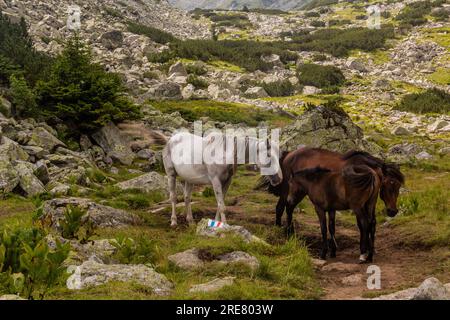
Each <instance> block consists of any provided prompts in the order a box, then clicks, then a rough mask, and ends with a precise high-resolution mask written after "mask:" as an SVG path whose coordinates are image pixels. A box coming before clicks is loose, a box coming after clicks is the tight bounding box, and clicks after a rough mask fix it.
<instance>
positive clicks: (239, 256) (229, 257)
mask: <svg viewBox="0 0 450 320" xmlns="http://www.w3.org/2000/svg"><path fill="white" fill-rule="evenodd" d="M217 260H218V261H219V263H222V264H233V263H240V264H244V265H246V266H248V267H249V268H250V269H252V270H256V269H258V267H259V261H258V259H257V258H256V257H254V256H252V255H250V254H248V253H246V252H243V251H233V252H230V253H226V254H223V255H220V256H218V257H217Z"/></svg>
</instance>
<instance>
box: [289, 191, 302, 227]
mask: <svg viewBox="0 0 450 320" xmlns="http://www.w3.org/2000/svg"><path fill="white" fill-rule="evenodd" d="M305 195H306V194H305V193H304V192H297V193H296V194H295V195H294V196H293V197H291V198H290V199H289V198H288V201H287V206H286V214H287V233H288V235H291V234H293V232H294V223H293V221H292V215H293V213H294V210H295V207H296V206H297V205H298V204H299V203H300V202H301V201H302V200H303V198H304V197H305Z"/></svg>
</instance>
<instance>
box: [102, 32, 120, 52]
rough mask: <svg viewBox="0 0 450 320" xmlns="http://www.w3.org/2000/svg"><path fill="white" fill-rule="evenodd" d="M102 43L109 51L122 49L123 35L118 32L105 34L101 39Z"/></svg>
mask: <svg viewBox="0 0 450 320" xmlns="http://www.w3.org/2000/svg"><path fill="white" fill-rule="evenodd" d="M100 42H101V44H102V45H103V46H104V47H105V48H106V49H108V50H114V49H117V48H120V47H122V45H123V34H122V32H121V31H118V30H113V31H109V32H105V33H104V34H102V36H101V37H100Z"/></svg>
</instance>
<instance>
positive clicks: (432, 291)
mask: <svg viewBox="0 0 450 320" xmlns="http://www.w3.org/2000/svg"><path fill="white" fill-rule="evenodd" d="M412 299H413V300H450V293H449V292H447V289H446V288H445V286H444V285H443V284H442V283H441V282H440V281H439V280H438V279H436V278H428V279H425V281H424V282H422V284H421V285H420V286H419V287H418V288H417V291H416V292H415V294H414V296H413V298H412Z"/></svg>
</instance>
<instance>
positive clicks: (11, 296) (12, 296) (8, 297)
mask: <svg viewBox="0 0 450 320" xmlns="http://www.w3.org/2000/svg"><path fill="white" fill-rule="evenodd" d="M0 300H26V299H24V298H21V297H20V296H18V295H16V294H5V295H3V296H0Z"/></svg>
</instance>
